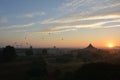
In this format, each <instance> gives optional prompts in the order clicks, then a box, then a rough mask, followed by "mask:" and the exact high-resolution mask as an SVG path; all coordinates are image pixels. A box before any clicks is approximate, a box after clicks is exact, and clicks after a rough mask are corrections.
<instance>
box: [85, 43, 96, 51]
mask: <svg viewBox="0 0 120 80" xmlns="http://www.w3.org/2000/svg"><path fill="white" fill-rule="evenodd" d="M85 49H86V50H96V49H97V48H95V47H94V46H93V45H92V44H89V45H88V46H87V47H86V48H85Z"/></svg>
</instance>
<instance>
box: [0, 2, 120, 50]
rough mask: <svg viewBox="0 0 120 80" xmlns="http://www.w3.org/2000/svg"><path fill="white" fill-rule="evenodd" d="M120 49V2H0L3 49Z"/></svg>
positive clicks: (0, 32)
mask: <svg viewBox="0 0 120 80" xmlns="http://www.w3.org/2000/svg"><path fill="white" fill-rule="evenodd" d="M89 43H91V44H93V45H94V46H95V47H105V46H106V45H107V44H109V43H112V44H114V45H116V46H120V0H0V46H1V47H3V46H6V45H13V46H15V47H28V46H30V45H32V46H33V47H53V46H56V47H74V48H79V47H86V46H87V45H88V44H89Z"/></svg>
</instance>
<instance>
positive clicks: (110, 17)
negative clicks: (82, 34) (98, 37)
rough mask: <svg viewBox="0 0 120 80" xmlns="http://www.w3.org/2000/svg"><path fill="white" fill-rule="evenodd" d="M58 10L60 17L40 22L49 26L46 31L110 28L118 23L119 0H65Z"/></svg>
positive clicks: (119, 14) (119, 15)
mask: <svg viewBox="0 0 120 80" xmlns="http://www.w3.org/2000/svg"><path fill="white" fill-rule="evenodd" d="M58 10H59V11H60V12H61V16H60V17H57V18H50V19H46V20H44V21H42V22H41V24H43V25H49V26H50V27H49V28H48V29H46V31H48V32H49V31H50V32H56V31H62V30H66V31H67V30H69V31H70V30H72V29H74V30H77V29H80V28H110V27H118V26H119V25H120V23H119V20H120V1H119V0H66V2H64V3H62V4H61V5H60V6H59V7H58ZM64 13H65V14H64ZM116 23H117V24H116ZM109 24H111V25H109ZM46 31H45V32H46Z"/></svg>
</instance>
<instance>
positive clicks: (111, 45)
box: [107, 43, 115, 48]
mask: <svg viewBox="0 0 120 80" xmlns="http://www.w3.org/2000/svg"><path fill="white" fill-rule="evenodd" d="M107 47H108V48H113V47H115V44H113V43H109V44H108V45H107Z"/></svg>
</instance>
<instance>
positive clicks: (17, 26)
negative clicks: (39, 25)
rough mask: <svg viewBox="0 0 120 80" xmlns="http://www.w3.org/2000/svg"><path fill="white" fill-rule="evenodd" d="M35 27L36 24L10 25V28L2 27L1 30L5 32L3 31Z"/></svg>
mask: <svg viewBox="0 0 120 80" xmlns="http://www.w3.org/2000/svg"><path fill="white" fill-rule="evenodd" d="M33 25H35V23H27V24H18V25H9V26H0V30H3V29H12V28H25V27H31V26H33Z"/></svg>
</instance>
